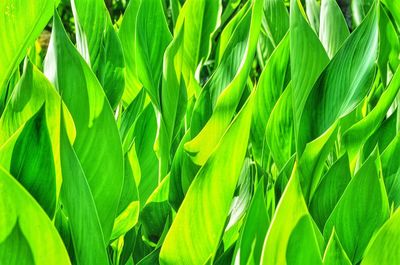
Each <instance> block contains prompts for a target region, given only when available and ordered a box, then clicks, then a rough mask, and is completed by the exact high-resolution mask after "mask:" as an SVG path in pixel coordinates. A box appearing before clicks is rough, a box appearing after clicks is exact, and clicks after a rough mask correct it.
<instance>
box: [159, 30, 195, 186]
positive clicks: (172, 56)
mask: <svg viewBox="0 0 400 265" xmlns="http://www.w3.org/2000/svg"><path fill="white" fill-rule="evenodd" d="M183 34H184V29H183V28H182V29H181V30H180V32H178V33H177V36H175V38H174V40H173V41H172V42H171V44H170V45H169V46H168V48H167V49H166V51H165V56H164V71H163V78H162V88H161V95H160V96H161V110H160V113H159V114H160V115H161V117H160V119H161V121H160V122H159V123H160V125H159V128H158V139H157V143H156V147H155V149H156V152H157V153H158V156H159V161H160V166H159V178H160V179H162V178H164V177H165V176H166V174H167V173H168V172H169V169H170V164H171V160H172V159H171V153H174V150H171V148H172V143H173V141H174V140H175V139H176V137H177V134H178V132H179V130H180V129H181V127H182V122H183V118H184V115H185V109H186V103H187V94H186V88H185V82H184V80H183V78H182V74H183V72H182V71H183V69H184V61H185V59H186V58H185V54H184V52H185V47H184V46H183V37H184V35H183ZM157 144H158V145H157Z"/></svg>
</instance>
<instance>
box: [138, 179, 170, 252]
mask: <svg viewBox="0 0 400 265" xmlns="http://www.w3.org/2000/svg"><path fill="white" fill-rule="evenodd" d="M169 183H170V180H169V175H167V176H166V177H165V178H164V179H163V180H162V181H161V182H160V184H159V185H158V186H157V188H156V189H155V190H154V192H153V193H152V194H151V195H150V197H149V198H148V200H147V201H146V204H145V205H144V207H143V209H142V211H141V212H140V222H141V224H142V228H143V233H144V234H145V235H146V237H147V238H148V239H149V240H150V241H152V242H153V243H155V244H156V243H157V242H159V240H160V239H161V238H162V234H163V230H164V227H165V226H166V223H167V218H168V216H170V215H171V206H170V205H169V204H168V191H169Z"/></svg>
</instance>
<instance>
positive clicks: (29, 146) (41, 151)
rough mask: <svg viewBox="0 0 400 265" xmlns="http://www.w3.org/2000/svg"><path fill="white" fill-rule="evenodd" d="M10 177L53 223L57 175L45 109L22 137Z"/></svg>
mask: <svg viewBox="0 0 400 265" xmlns="http://www.w3.org/2000/svg"><path fill="white" fill-rule="evenodd" d="M10 173H11V175H13V176H14V177H15V178H16V179H17V180H18V181H19V183H21V184H22V186H24V187H25V188H26V189H27V190H28V191H29V193H30V194H31V195H32V196H33V197H34V198H35V199H36V200H37V202H38V203H39V204H40V205H41V206H42V207H43V209H44V211H45V212H46V213H47V215H48V216H49V217H50V219H52V218H53V216H54V212H55V208H56V174H55V168H54V159H53V153H52V150H51V142H50V136H49V131H48V130H47V124H46V114H45V106H44V105H43V106H42V107H41V108H40V110H39V112H38V113H37V114H36V115H35V116H33V117H32V118H31V119H30V120H29V121H28V122H27V123H26V124H25V126H24V129H23V130H22V132H21V134H20V135H19V137H18V139H17V141H16V143H15V146H14V150H13V152H12V159H11V167H10Z"/></svg>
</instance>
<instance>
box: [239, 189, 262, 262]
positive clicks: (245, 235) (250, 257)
mask: <svg viewBox="0 0 400 265" xmlns="http://www.w3.org/2000/svg"><path fill="white" fill-rule="evenodd" d="M263 186H264V183H263V182H260V183H259V184H258V185H257V189H256V192H255V193H254V196H253V199H252V201H251V204H250V206H249V209H248V212H247V214H246V217H245V221H244V224H243V228H242V231H241V233H240V238H239V239H238V242H237V243H236V248H235V254H234V257H236V258H235V261H237V262H239V263H240V264H258V263H259V262H260V258H261V252H262V248H263V244H264V238H265V235H266V234H267V230H268V226H269V223H270V218H269V216H268V212H267V207H266V205H265V198H264V192H263Z"/></svg>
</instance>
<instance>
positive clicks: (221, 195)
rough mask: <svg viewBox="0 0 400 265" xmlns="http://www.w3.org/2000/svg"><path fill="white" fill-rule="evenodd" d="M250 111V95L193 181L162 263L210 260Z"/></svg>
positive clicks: (233, 183) (235, 176) (239, 162)
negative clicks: (230, 158)
mask: <svg viewBox="0 0 400 265" xmlns="http://www.w3.org/2000/svg"><path fill="white" fill-rule="evenodd" d="M251 111H252V100H251V98H250V99H249V101H248V102H247V103H246V104H245V106H244V107H243V109H242V110H241V111H240V113H239V114H238V116H237V117H236V118H235V120H234V121H233V122H232V124H231V126H230V127H229V129H228V130H227V132H226V133H225V134H224V136H223V138H222V139H221V141H220V143H219V144H218V146H217V147H216V149H215V151H214V152H213V153H212V155H211V157H210V158H209V159H208V160H207V162H206V163H205V164H204V166H203V167H202V168H201V169H200V171H199V172H198V174H197V176H196V177H195V179H194V180H193V182H192V184H191V186H190V188H189V190H188V192H187V194H186V196H185V199H184V201H183V203H182V205H181V207H180V208H179V211H178V213H177V215H176V217H175V219H174V221H173V223H172V226H171V228H170V230H169V232H168V234H167V236H166V238H165V241H164V244H163V246H162V248H161V253H160V262H161V264H204V263H205V262H206V261H207V260H208V259H210V258H211V259H213V257H214V255H215V253H216V251H217V248H218V243H219V240H220V237H221V235H222V232H223V229H224V226H225V220H226V218H227V216H228V214H229V210H230V205H231V202H232V199H233V195H234V191H235V187H236V184H237V182H238V178H239V175H240V172H241V169H242V164H243V161H244V158H245V153H246V148H247V142H248V137H249V131H250V121H251V119H250V118H251ZM227 153H229V154H230V155H231V157H232V160H227V159H226V154H227ZM193 227H196V229H193Z"/></svg>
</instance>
